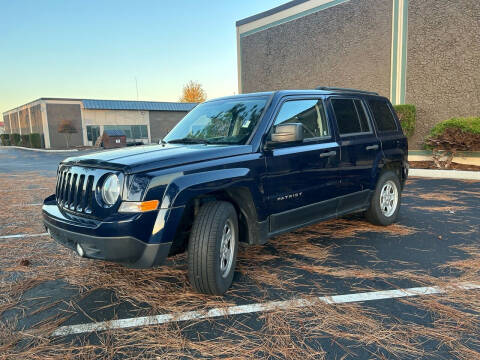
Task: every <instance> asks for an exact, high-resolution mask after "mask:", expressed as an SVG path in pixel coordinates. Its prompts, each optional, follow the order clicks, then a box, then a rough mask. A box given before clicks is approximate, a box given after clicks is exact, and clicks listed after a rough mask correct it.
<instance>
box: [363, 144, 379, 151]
mask: <svg viewBox="0 0 480 360" xmlns="http://www.w3.org/2000/svg"><path fill="white" fill-rule="evenodd" d="M365 149H366V150H378V145H370V146H367V147H366V148H365Z"/></svg>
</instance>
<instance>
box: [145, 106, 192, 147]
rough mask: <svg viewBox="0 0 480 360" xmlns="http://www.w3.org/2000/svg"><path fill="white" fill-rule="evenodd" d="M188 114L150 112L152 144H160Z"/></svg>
mask: <svg viewBox="0 0 480 360" xmlns="http://www.w3.org/2000/svg"><path fill="white" fill-rule="evenodd" d="M186 114H187V113H186V112H179V111H149V118H150V119H149V120H150V134H151V137H152V142H153V143H158V141H159V140H160V139H163V138H164V137H165V135H167V134H168V132H169V131H170V130H172V129H173V127H174V126H175V125H177V123H178V122H179V121H180V120H182V119H183V117H184V116H185V115H186Z"/></svg>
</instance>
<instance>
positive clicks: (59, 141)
mask: <svg viewBox="0 0 480 360" xmlns="http://www.w3.org/2000/svg"><path fill="white" fill-rule="evenodd" d="M47 119H48V131H49V135H50V147H51V148H65V147H66V146H67V143H66V139H65V135H64V134H61V133H59V132H58V126H59V125H60V123H61V121H62V120H69V121H71V122H72V124H73V126H74V127H75V128H76V129H77V133H75V134H71V135H70V140H69V146H70V147H72V146H79V145H83V136H82V115H81V110H80V105H78V104H47Z"/></svg>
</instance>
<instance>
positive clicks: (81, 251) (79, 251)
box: [77, 244, 85, 257]
mask: <svg viewBox="0 0 480 360" xmlns="http://www.w3.org/2000/svg"><path fill="white" fill-rule="evenodd" d="M77 254H78V255H80V256H81V257H83V255H85V251H83V248H82V247H81V246H80V244H77Z"/></svg>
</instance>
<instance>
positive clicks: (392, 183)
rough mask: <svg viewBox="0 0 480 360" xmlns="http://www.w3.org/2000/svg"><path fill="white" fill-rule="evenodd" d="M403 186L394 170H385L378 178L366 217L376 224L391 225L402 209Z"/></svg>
mask: <svg viewBox="0 0 480 360" xmlns="http://www.w3.org/2000/svg"><path fill="white" fill-rule="evenodd" d="M400 199H401V186H400V181H399V180H398V176H397V175H396V174H395V173H394V172H393V171H385V172H384V173H382V174H381V175H380V178H379V179H378V182H377V186H376V188H375V192H374V194H373V196H372V199H371V201H370V207H369V208H368V210H367V213H366V217H367V220H368V221H370V222H371V223H372V224H374V225H382V226H387V225H391V224H392V223H393V222H395V220H396V219H397V216H398V212H399V210H400Z"/></svg>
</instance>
